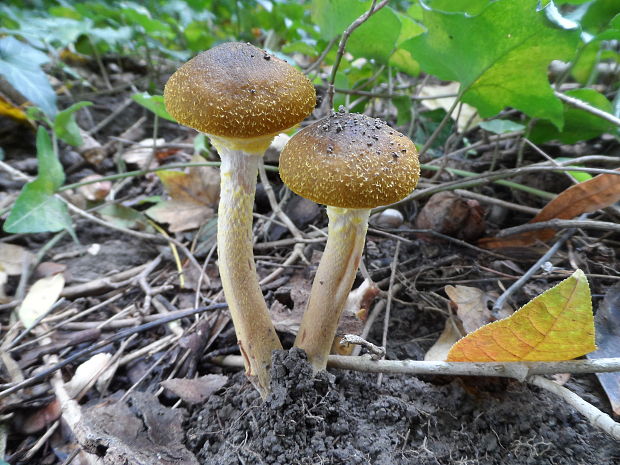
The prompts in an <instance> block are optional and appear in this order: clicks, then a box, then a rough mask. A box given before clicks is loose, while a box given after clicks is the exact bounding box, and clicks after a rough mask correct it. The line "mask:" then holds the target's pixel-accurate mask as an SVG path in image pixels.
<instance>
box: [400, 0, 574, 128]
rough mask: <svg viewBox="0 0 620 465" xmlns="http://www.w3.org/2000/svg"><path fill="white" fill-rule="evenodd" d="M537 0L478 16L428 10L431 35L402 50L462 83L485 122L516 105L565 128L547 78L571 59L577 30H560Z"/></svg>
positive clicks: (505, 2)
mask: <svg viewBox="0 0 620 465" xmlns="http://www.w3.org/2000/svg"><path fill="white" fill-rule="evenodd" d="M536 5H537V0H498V1H496V2H493V3H490V4H489V5H488V6H487V7H486V8H485V9H484V10H483V11H482V12H481V13H480V14H479V15H478V16H474V17H471V16H468V15H466V14H462V13H445V12H441V11H433V10H429V9H425V10H424V12H423V22H424V25H425V26H426V27H427V29H428V32H426V33H425V34H422V35H420V36H417V37H414V38H412V39H410V40H408V41H407V42H406V43H404V44H403V45H402V47H403V48H406V49H408V50H410V52H411V54H412V56H413V57H414V58H415V59H416V60H417V61H418V62H419V63H420V65H421V67H422V69H424V70H425V71H427V72H429V73H431V74H434V75H436V76H438V77H439V78H441V79H444V80H446V81H458V82H460V83H461V92H462V93H463V96H462V100H463V102H466V103H470V104H471V105H473V106H475V107H477V108H478V111H479V112H480V115H481V116H482V117H484V118H487V117H490V116H493V115H495V114H497V113H499V112H500V111H501V110H502V109H503V108H504V107H507V106H511V107H514V108H516V109H519V110H521V111H523V112H524V113H526V114H528V115H530V116H532V117H536V118H544V119H549V120H550V121H552V122H553V124H555V125H556V126H558V127H561V126H562V123H563V119H562V104H561V102H560V101H559V100H558V99H557V98H556V97H555V96H554V95H553V90H552V89H551V86H550V85H549V81H548V79H547V67H548V65H549V63H550V62H551V61H552V60H565V61H568V60H570V59H571V58H572V57H573V55H574V53H575V49H576V47H577V42H578V40H579V34H578V31H566V30H562V29H558V28H556V27H554V26H553V24H552V23H550V22H549V20H548V19H547V18H546V17H545V14H544V12H542V11H536Z"/></svg>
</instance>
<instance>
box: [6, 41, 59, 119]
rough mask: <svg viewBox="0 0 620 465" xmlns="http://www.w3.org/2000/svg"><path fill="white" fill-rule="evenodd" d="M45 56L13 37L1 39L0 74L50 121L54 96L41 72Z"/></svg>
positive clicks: (54, 104)
mask: <svg viewBox="0 0 620 465" xmlns="http://www.w3.org/2000/svg"><path fill="white" fill-rule="evenodd" d="M48 61H49V59H48V58H47V55H45V54H44V53H42V52H40V51H39V50H37V49H35V48H33V47H31V46H29V45H27V44H24V43H22V42H20V41H18V40H17V39H15V38H14V37H11V36H7V37H2V38H0V75H1V76H3V77H4V78H5V79H6V80H7V81H8V82H9V84H11V86H13V88H14V89H15V90H16V91H18V92H19V93H20V94H22V95H23V96H24V97H25V98H26V99H28V100H29V101H30V102H32V103H33V104H34V105H36V106H38V107H39V108H41V110H43V112H44V113H45V114H46V115H47V116H48V117H50V118H53V117H54V115H55V114H56V111H57V110H56V94H55V93H54V89H52V86H51V85H50V82H49V80H48V79H47V76H46V75H45V73H44V72H43V70H42V69H41V65H42V64H43V63H47V62H48Z"/></svg>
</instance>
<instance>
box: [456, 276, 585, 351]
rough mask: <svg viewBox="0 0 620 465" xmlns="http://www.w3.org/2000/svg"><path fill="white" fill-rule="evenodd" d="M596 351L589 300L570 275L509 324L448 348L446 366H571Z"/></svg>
mask: <svg viewBox="0 0 620 465" xmlns="http://www.w3.org/2000/svg"><path fill="white" fill-rule="evenodd" d="M594 350H596V345H595V343H594V316H593V314H592V298H591V296H590V287H589V286H588V280H587V279H586V276H585V274H584V273H583V271H581V270H577V271H575V272H574V273H573V274H572V275H571V276H570V277H569V278H567V279H565V280H564V281H562V282H561V283H559V284H558V285H557V286H555V287H553V288H551V289H549V290H548V291H546V292H544V293H542V294H541V295H539V296H538V297H536V298H534V299H533V300H531V301H530V302H528V303H527V304H525V306H523V307H522V308H520V309H519V310H517V311H516V312H515V313H513V314H512V315H511V316H509V317H508V318H505V319H503V320H500V321H496V322H494V323H490V324H488V325H485V326H482V327H481V328H479V329H477V330H476V331H474V332H473V333H470V334H468V335H467V336H465V337H464V338H463V339H461V340H460V341H458V342H457V343H456V344H454V345H453V346H452V348H451V349H450V352H449V353H448V358H447V360H448V361H449V362H520V361H530V362H533V361H559V360H570V359H573V358H575V357H580V356H582V355H585V354H587V353H588V352H592V351H594Z"/></svg>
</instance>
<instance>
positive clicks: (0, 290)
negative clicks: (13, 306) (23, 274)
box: [0, 271, 11, 304]
mask: <svg viewBox="0 0 620 465" xmlns="http://www.w3.org/2000/svg"><path fill="white" fill-rule="evenodd" d="M7 279H8V276H7V274H6V273H5V272H4V271H0V304H5V303H7V302H9V301H10V300H11V299H9V298H8V297H7V295H6V292H5V290H4V285H5V284H6V281H7Z"/></svg>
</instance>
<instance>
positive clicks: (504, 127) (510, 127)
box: [478, 119, 525, 134]
mask: <svg viewBox="0 0 620 465" xmlns="http://www.w3.org/2000/svg"><path fill="white" fill-rule="evenodd" d="M478 126H480V127H481V128H482V129H484V130H485V131H489V132H492V133H493V134H506V133H509V132H515V131H522V130H523V129H525V125H523V124H521V123H515V122H514V121H510V120H507V119H494V120H491V121H482V122H481V123H480V124H479V125H478Z"/></svg>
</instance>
